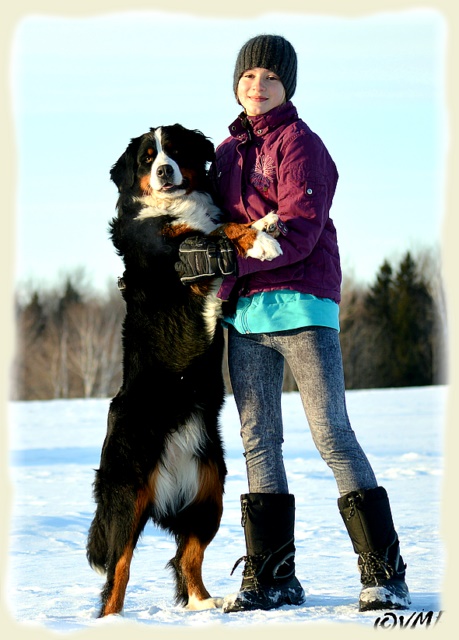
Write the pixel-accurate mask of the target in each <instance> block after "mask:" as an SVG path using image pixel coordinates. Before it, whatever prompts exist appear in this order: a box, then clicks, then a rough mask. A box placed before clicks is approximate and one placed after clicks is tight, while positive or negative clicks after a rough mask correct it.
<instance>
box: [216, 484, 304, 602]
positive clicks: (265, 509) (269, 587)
mask: <svg viewBox="0 0 459 640" xmlns="http://www.w3.org/2000/svg"><path fill="white" fill-rule="evenodd" d="M241 509H242V522H241V524H242V526H243V527H244V532H245V542H246V548H247V555H246V556H243V557H242V558H239V560H238V561H237V562H236V564H235V565H234V567H233V571H234V569H235V568H236V567H237V565H238V564H239V563H240V562H241V561H242V560H244V561H245V568H244V571H243V573H242V575H243V579H242V585H241V589H240V591H239V592H238V593H237V594H235V595H231V596H227V597H226V598H225V599H224V601H223V607H222V608H223V611H224V612H225V613H230V612H233V611H252V610H253V609H265V610H266V609H276V608H278V607H281V606H282V605H284V604H295V605H298V604H302V603H303V602H304V601H305V595H304V591H303V588H302V586H301V584H300V583H299V581H298V579H297V578H296V577H295V545H294V526H295V497H294V496H293V495H290V494H280V493H247V494H245V495H242V496H241ZM231 573H232V572H231Z"/></svg>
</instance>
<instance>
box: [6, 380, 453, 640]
mask: <svg viewBox="0 0 459 640" xmlns="http://www.w3.org/2000/svg"><path fill="white" fill-rule="evenodd" d="M447 393H448V390H447V388H446V387H427V388H410V389H387V390H369V391H351V392H348V394H347V399H348V409H349V413H350V417H351V421H352V424H353V428H354V430H355V431H356V432H357V435H358V438H359V440H360V442H361V444H362V446H363V448H364V450H365V451H366V453H367V455H368V457H369V458H370V461H371V463H372V465H373V467H374V470H375V472H376V475H377V478H378V481H379V483H380V484H381V485H383V486H385V487H386V489H387V491H388V493H389V496H390V499H391V504H392V511H393V515H394V521H395V525H396V528H397V530H398V533H399V537H400V539H401V545H402V554H403V557H404V560H405V562H407V563H408V572H407V581H408V584H409V587H410V591H411V595H412V601H413V602H412V607H411V610H410V612H407V613H405V616H406V617H405V620H406V618H407V617H408V616H409V615H411V613H412V612H429V611H433V612H435V617H434V618H433V619H432V621H434V620H435V618H436V617H437V615H438V612H439V611H440V610H441V609H442V582H443V576H444V568H445V541H444V540H443V538H442V534H441V532H440V507H441V501H442V480H443V478H442V476H443V467H444V463H443V455H444V431H445V408H446V400H447ZM108 403H109V400H65V401H64V400H58V401H47V402H17V403H12V404H11V405H10V413H9V415H10V450H11V454H10V474H9V476H10V483H11V488H12V490H13V493H12V496H13V497H12V513H11V527H10V548H9V561H8V568H7V572H6V575H5V578H4V580H5V587H6V589H5V592H6V604H7V608H8V610H9V613H10V615H11V617H12V619H13V620H14V621H15V624H16V625H17V627H18V628H21V627H22V626H23V625H26V626H27V628H28V629H30V626H29V625H33V627H32V628H33V629H35V630H36V633H39V632H40V629H41V630H46V631H50V632H57V633H58V634H59V635H60V634H64V635H66V636H67V637H69V633H70V637H71V636H72V635H73V632H76V631H83V630H95V629H99V630H101V629H105V630H106V629H107V627H109V628H110V630H111V633H112V632H113V631H114V630H117V629H118V627H120V630H121V629H124V630H125V629H126V628H127V627H125V626H124V625H126V624H127V623H137V624H136V625H134V626H135V627H136V629H137V634H136V636H132V635H131V634H129V636H130V637H133V638H134V637H142V638H143V637H144V635H143V632H144V631H145V628H149V629H150V631H151V632H155V633H156V636H157V637H158V633H159V632H163V631H164V632H165V631H167V630H169V631H170V630H175V631H177V637H180V633H181V632H182V631H183V629H186V628H189V629H190V630H191V631H193V630H194V631H196V630H199V629H201V630H202V632H203V633H204V631H205V630H206V629H207V630H208V629H209V628H216V629H217V631H219V633H220V632H223V633H226V631H228V630H229V629H234V628H235V629H236V630H239V631H241V632H242V631H243V630H244V629H245V630H247V628H248V627H254V630H255V626H256V627H257V629H258V625H262V628H263V629H265V630H266V629H268V628H269V627H267V626H266V625H282V627H281V629H285V631H287V632H288V633H289V634H290V633H293V635H295V637H296V632H297V631H298V629H300V630H303V632H304V633H303V636H304V634H305V633H306V632H307V631H308V628H304V626H305V625H310V624H311V623H343V624H344V625H345V624H347V625H348V624H349V623H355V624H356V625H358V626H359V627H366V628H372V627H373V625H374V623H375V620H376V618H377V617H378V616H377V615H376V614H375V613H374V612H368V613H359V612H358V610H357V596H358V592H359V577H358V573H357V569H356V556H355V555H354V553H353V551H352V547H351V544H350V541H349V539H348V537H347V534H346V533H345V531H344V527H343V525H342V522H341V518H340V516H339V513H338V509H337V506H336V498H337V492H336V486H335V482H334V479H333V476H332V474H331V472H330V471H329V469H328V468H327V467H326V465H325V463H324V462H323V461H322V460H321V458H320V457H319V455H318V453H317V451H316V450H315V448H314V445H313V443H312V440H311V436H310V434H309V430H308V429H307V425H306V423H305V418H304V414H303V410H302V407H301V403H300V399H299V396H298V394H296V393H289V394H284V397H283V403H284V415H285V420H284V422H285V431H286V435H285V440H286V441H285V445H284V452H285V459H286V466H287V471H288V478H289V485H290V491H291V493H294V494H295V496H296V505H297V525H296V546H297V560H296V564H297V575H298V577H299V579H300V581H301V582H302V584H303V586H304V588H305V591H306V595H307V600H306V603H305V604H304V605H303V606H301V607H288V606H285V607H283V608H281V609H280V610H275V611H269V612H261V611H259V612H251V613H245V614H241V613H235V614H223V613H221V611H219V610H211V611H201V612H188V611H184V610H183V609H180V608H177V607H175V606H174V604H173V601H172V595H173V587H172V578H171V575H170V573H169V571H168V570H167V569H165V565H166V562H167V561H168V560H169V558H171V557H172V556H173V554H174V544H173V542H172V540H171V538H169V537H168V536H167V535H166V534H165V533H163V532H162V531H160V530H158V529H156V528H155V527H154V526H153V525H152V524H149V525H147V527H146V529H145V532H144V535H143V537H142V538H141V540H140V543H139V545H138V547H137V551H136V555H135V557H134V560H133V563H132V567H131V579H130V582H129V585H128V591H127V595H126V600H125V611H124V618H121V617H112V619H111V620H98V619H97V618H96V617H95V615H96V612H97V609H98V597H99V592H100V588H101V586H102V579H101V577H100V576H98V575H97V574H95V573H94V572H93V571H91V569H90V568H89V566H88V564H87V561H86V556H85V543H86V535H87V531H88V527H89V525H90V523H91V520H92V515H93V510H94V505H93V501H92V495H91V491H92V481H93V475H94V474H93V469H94V468H95V467H97V466H98V461H99V453H100V447H101V444H102V441H103V438H104V434H105V421H106V414H107V409H108ZM221 422H222V428H223V435H224V440H225V445H226V450H227V464H228V470H229V473H228V479H227V484H226V493H225V510H224V514H223V520H222V525H221V528H220V530H219V532H218V534H217V536H216V538H215V539H214V541H213V543H212V544H211V546H210V547H209V549H208V551H207V553H206V558H205V564H204V579H205V583H206V585H207V587H208V589H209V590H210V591H211V593H212V595H214V596H223V595H226V594H228V593H232V592H234V591H236V590H237V588H238V586H239V584H240V580H241V567H240V568H239V569H238V570H236V572H235V574H234V575H233V576H232V577H231V576H230V572H231V569H232V567H233V564H234V562H235V560H236V559H237V558H239V557H240V556H242V555H243V554H244V543H243V531H242V528H241V525H240V511H239V496H240V494H241V493H244V492H246V491H247V486H246V480H245V469H244V460H243V457H242V452H241V444H240V441H239V425H238V417H237V413H236V409H235V406H234V402H233V398H232V397H231V396H230V397H228V399H227V402H226V405H225V408H224V411H223V415H222V420H221ZM380 615H382V614H380ZM445 617H446V614H444V615H443V619H444V618H445ZM18 623H19V624H18ZM214 625H215V627H214ZM424 628H425V625H424ZM52 635H53V637H54V633H53V634H52ZM96 635H97V634H96ZM78 636H79V634H78ZM83 636H84V637H86V635H85V634H83ZM5 637H6V636H5ZM27 637H29V636H27ZM32 637H38V636H37V635H35V636H32ZM91 637H92V634H91ZM97 637H98V636H97ZM112 637H113V636H112ZM116 637H118V636H116ZM151 637H154V636H151ZM168 637H169V636H168ZM298 637H302V636H301V635H299V636H298Z"/></svg>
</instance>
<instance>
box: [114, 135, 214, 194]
mask: <svg viewBox="0 0 459 640" xmlns="http://www.w3.org/2000/svg"><path fill="white" fill-rule="evenodd" d="M214 157H215V151H214V146H213V144H212V142H211V141H210V140H209V139H208V138H206V136H205V135H204V134H202V133H201V132H200V131H197V130H191V129H186V128H185V127H182V125H180V124H174V125H169V126H165V127H157V128H155V129H150V131H149V132H148V133H145V134H143V135H142V136H139V137H138V138H134V139H132V140H131V142H130V144H129V146H128V148H127V149H126V151H125V152H124V153H123V155H122V156H121V157H120V158H119V160H118V161H117V162H116V163H115V164H114V165H113V167H112V169H111V171H110V177H111V179H112V180H113V182H114V183H115V184H116V186H117V187H118V190H119V192H120V193H126V192H127V191H130V192H131V193H133V194H134V195H137V196H143V195H150V194H152V193H155V195H156V196H159V197H161V196H164V197H168V198H174V197H178V196H182V195H184V194H186V193H190V192H191V191H194V190H199V189H205V185H206V168H207V163H208V162H211V161H212V160H213V159H214Z"/></svg>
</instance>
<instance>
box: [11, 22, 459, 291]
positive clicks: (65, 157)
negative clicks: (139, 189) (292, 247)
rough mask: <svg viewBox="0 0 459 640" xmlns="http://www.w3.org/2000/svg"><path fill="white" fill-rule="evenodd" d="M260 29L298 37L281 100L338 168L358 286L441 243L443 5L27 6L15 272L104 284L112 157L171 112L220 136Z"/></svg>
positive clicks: (18, 117)
mask: <svg viewBox="0 0 459 640" xmlns="http://www.w3.org/2000/svg"><path fill="white" fill-rule="evenodd" d="M262 32H265V33H267V32H270V33H279V34H282V35H284V36H285V37H286V38H288V39H289V40H290V41H291V42H292V44H293V45H294V47H295V49H296V51H297V54H298V59H299V71H298V85H297V90H296V93H295V95H294V97H293V102H294V104H295V106H296V107H297V108H298V111H299V114H300V116H301V117H302V118H303V120H305V121H306V122H307V123H308V124H309V126H310V127H311V128H312V129H313V130H314V131H316V133H318V134H319V135H320V136H321V138H322V139H323V141H324V142H325V144H326V146H327V148H328V149H329V151H330V153H331V155H332V156H333V158H334V159H335V162H336V163H337V166H338V170H339V173H340V181H339V183H338V189H337V192H336V196H335V200H334V204H333V207H332V211H331V216H332V218H333V220H334V222H335V225H336V227H337V229H338V240H339V245H340V251H341V256H342V260H343V267H344V271H345V273H346V272H347V273H353V274H354V276H355V277H356V278H358V279H360V280H363V281H369V280H372V279H373V277H374V275H375V273H376V271H377V269H378V268H379V266H380V265H381V264H382V262H383V260H384V259H385V258H388V259H389V260H393V259H395V260H396V259H397V258H398V257H400V255H401V254H402V253H404V252H405V251H406V250H407V249H411V250H413V251H416V250H417V249H419V248H422V247H431V246H438V245H439V244H440V239H441V226H442V221H443V218H444V214H445V211H444V206H445V161H446V151H447V145H448V121H447V117H448V114H447V111H446V95H445V91H446V88H445V84H444V82H445V77H444V76H445V59H446V46H447V25H446V23H445V20H444V19H443V17H442V16H441V14H440V13H439V12H436V11H435V10H407V11H399V12H394V13H376V14H374V15H373V16H371V17H358V18H339V17H330V16H320V15H316V16H307V15H303V14H298V15H294V14H288V15H283V14H266V15H265V16H262V17H258V18H250V19H226V18H225V19H210V18H203V17H197V16H190V15H187V16H185V15H177V14H167V13H158V12H155V11H152V12H147V13H145V12H144V13H139V12H133V13H113V14H106V15H101V16H99V17H87V18H64V17H62V18H60V17H50V16H33V15H30V16H28V17H26V18H25V19H23V21H22V22H21V23H19V25H18V27H17V29H16V32H15V34H14V40H13V46H12V52H11V53H12V64H11V87H12V92H11V95H12V103H13V111H14V117H15V129H16V136H17V138H16V139H17V149H18V162H19V166H18V169H19V171H18V178H19V179H18V192H17V214H16V237H17V261H16V279H17V280H19V281H21V282H23V281H25V280H28V279H30V278H32V279H33V281H34V282H37V283H41V282H44V283H52V282H54V281H55V280H56V278H57V277H58V275H59V273H61V272H63V271H67V270H71V269H72V268H74V267H77V266H84V267H85V269H86V272H87V274H88V275H89V278H90V279H91V280H92V281H93V282H94V284H95V285H96V286H97V287H105V285H106V282H107V281H108V279H112V280H113V279H116V277H117V276H118V275H119V274H120V273H121V272H122V266H121V262H120V259H119V258H118V257H117V256H116V255H115V252H114V249H113V248H112V245H111V243H110V241H109V238H108V233H107V224H108V220H109V219H110V218H111V217H112V216H113V215H114V207H115V202H116V197H117V194H116V188H115V186H114V185H113V184H112V183H111V182H110V180H109V170H110V167H111V165H112V164H113V163H114V162H115V161H116V160H117V158H118V157H119V156H120V155H121V153H122V152H123V151H124V149H125V147H126V146H127V144H128V142H129V140H130V138H132V137H135V136H137V135H140V134H141V133H143V132H144V131H147V130H148V129H149V128H150V127H151V126H158V125H164V124H172V123H174V122H180V123H181V124H183V125H184V126H188V127H191V128H198V129H201V130H202V131H203V132H204V133H205V134H206V135H207V136H209V137H211V138H212V140H213V142H214V144H218V143H219V142H220V141H221V140H222V139H223V138H224V137H226V135H227V127H228V125H229V124H230V122H231V121H232V120H233V119H234V118H235V117H236V116H237V114H238V113H239V107H238V105H237V104H236V101H235V99H234V97H233V93H232V75H233V68H234V62H235V58H236V55H237V52H238V50H239V48H240V46H241V45H242V44H243V43H244V42H245V41H246V40H247V39H248V38H249V37H251V36H253V35H256V34H258V33H262Z"/></svg>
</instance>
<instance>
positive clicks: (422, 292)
mask: <svg viewBox="0 0 459 640" xmlns="http://www.w3.org/2000/svg"><path fill="white" fill-rule="evenodd" d="M15 318H16V349H15V357H14V362H13V366H12V385H11V388H12V397H13V399H15V400H42V399H51V398H82V397H83V398H90V397H111V396H113V395H115V394H116V392H117V390H118V388H119V386H120V384H121V375H122V371H121V362H122V348H121V325H122V321H123V318H124V301H123V299H122V297H121V295H120V293H119V291H118V289H117V287H116V284H115V283H113V285H112V286H110V287H108V288H107V291H106V292H105V293H103V294H102V293H101V292H96V291H93V290H92V289H91V286H90V285H89V284H88V277H87V276H85V274H84V272H81V271H80V270H76V271H74V272H72V273H69V274H67V275H65V276H63V277H62V279H61V282H60V283H58V284H56V285H54V286H51V287H43V286H41V287H38V286H32V285H29V286H28V287H26V288H25V289H24V288H22V290H21V291H20V292H18V293H17V295H16V299H15ZM340 324H341V332H340V341H341V348H342V352H343V362H344V373H345V380H346V387H347V389H362V388H382V387H402V386H423V385H431V384H441V383H445V382H446V370H447V315H446V303H445V294H444V289H443V285H442V279H441V269H440V266H439V258H438V255H437V254H436V252H432V251H423V252H420V253H419V254H418V255H416V256H413V254H412V253H411V252H407V253H406V254H405V255H404V256H403V257H402V258H401V259H400V261H399V262H398V263H397V264H395V265H394V264H391V263H390V262H389V261H388V260H385V261H384V263H383V264H382V265H381V267H380V269H379V270H378V272H377V274H376V276H375V279H374V281H373V282H372V283H370V284H365V285H363V284H361V283H359V282H357V281H356V280H355V279H354V278H352V277H348V278H345V280H344V282H343V290H342V302H341V305H340ZM224 374H225V379H226V383H227V388H228V390H229V391H231V385H230V383H229V377H228V369H227V364H226V357H225V359H224ZM296 390H297V387H296V384H295V381H294V379H293V376H292V374H291V372H290V370H289V368H288V366H286V368H285V374H284V391H296Z"/></svg>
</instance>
